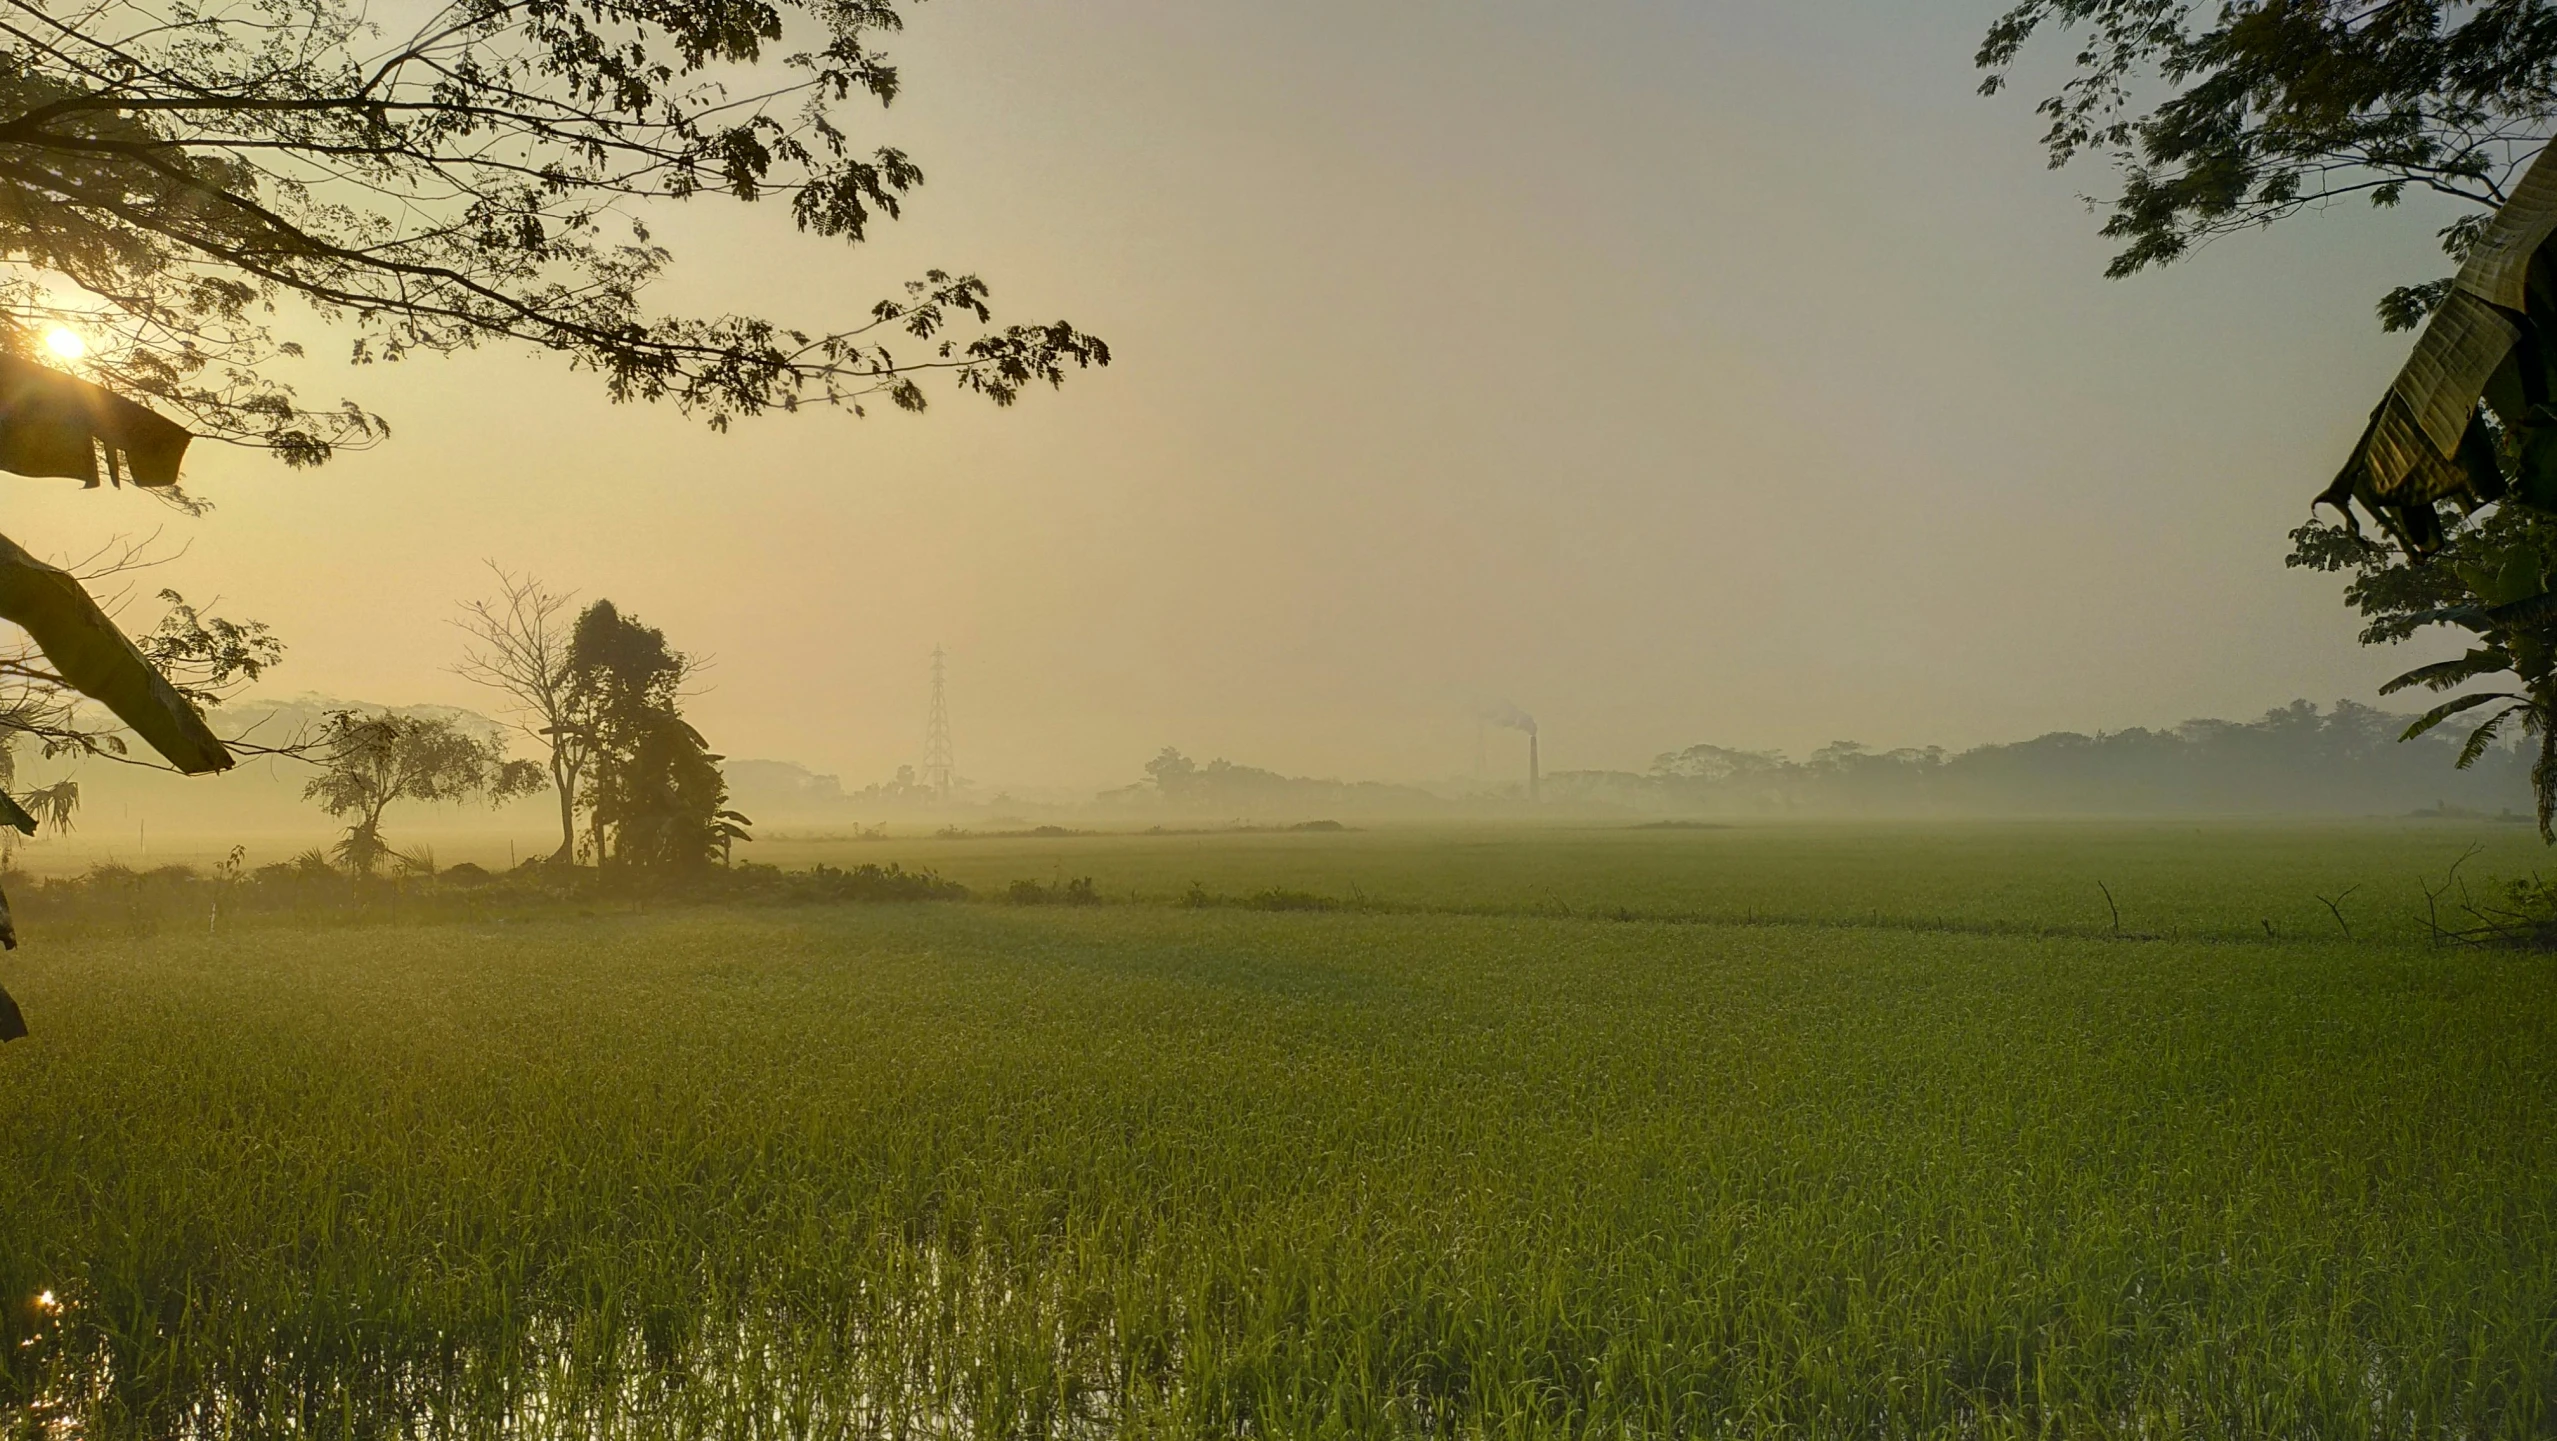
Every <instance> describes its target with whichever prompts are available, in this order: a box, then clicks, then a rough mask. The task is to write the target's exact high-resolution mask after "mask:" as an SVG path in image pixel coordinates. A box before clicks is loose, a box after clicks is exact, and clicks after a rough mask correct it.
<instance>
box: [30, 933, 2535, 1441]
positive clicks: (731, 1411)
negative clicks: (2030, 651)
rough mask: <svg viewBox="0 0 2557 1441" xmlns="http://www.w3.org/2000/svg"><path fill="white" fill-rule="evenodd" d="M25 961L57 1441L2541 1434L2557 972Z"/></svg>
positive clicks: (2455, 965) (695, 945) (691, 959)
mask: <svg viewBox="0 0 2557 1441" xmlns="http://www.w3.org/2000/svg"><path fill="white" fill-rule="evenodd" d="M25 954H26V953H23V952H22V953H21V955H25ZM12 977H13V985H16V986H17V988H18V989H20V990H21V992H22V995H23V996H24V999H25V1000H26V1002H27V1005H28V1009H29V1010H30V1012H31V1013H35V1014H36V1015H38V1016H40V1017H41V1018H42V1021H43V1026H42V1029H41V1032H40V1035H39V1037H38V1039H37V1040H35V1041H33V1042H28V1043H22V1044H21V1045H19V1046H14V1047H12V1048H10V1049H9V1050H8V1051H7V1052H6V1053H0V1114H5V1115H6V1116H7V1117H8V1118H9V1122H8V1125H7V1126H6V1127H5V1128H0V1217H5V1218H6V1224H5V1225H0V1296H5V1297H7V1298H8V1301H7V1308H6V1310H5V1312H0V1315H5V1321H0V1342H5V1345H0V1358H5V1359H0V1407H7V1408H15V1411H16V1415H17V1418H18V1419H17V1422H16V1425H17V1426H18V1427H19V1428H21V1429H25V1428H29V1427H32V1428H34V1429H36V1430H37V1431H38V1432H42V1431H43V1430H45V1429H46V1428H47V1427H49V1426H52V1425H55V1424H59V1423H65V1422H69V1421H76V1422H77V1423H78V1424H79V1425H80V1426H81V1427H83V1428H84V1429H85V1430H86V1431H87V1433H88V1434H98V1435H134V1434H175V1433H179V1432H195V1433H220V1432H228V1433H235V1434H281V1433H284V1432H288V1431H290V1432H295V1433H310V1432H319V1433H326V1434H332V1435H340V1434H343V1435H358V1434H363V1435H369V1434H382V1433H385V1432H392V1431H402V1432H408V1433H413V1434H453V1435H471V1434H499V1433H500V1432H503V1433H505V1434H514V1435H558V1436H598V1435H611V1436H621V1435H629V1436H678V1435H685V1436H689V1435H705V1436H706V1435H723V1436H752V1435H778V1434H792V1435H798V1434H811V1435H870V1434H891V1433H895V1434H914V1433H918V1432H933V1433H936V1434H961V1435H973V1436H1023V1437H1026V1436H1033V1435H1037V1436H1055V1435H1067V1434H1089V1435H1096V1436H1097V1435H1164V1436H1175V1435H1178V1436H1196V1435H1243V1434H1252V1435H1259V1436H1315V1435H1349V1434H1366V1435H1372V1434H1405V1433H1421V1432H1427V1433H1432V1434H1451V1435H1453V1434H1466V1435H1504V1436H1543V1435H1593V1434H1599V1433H1605V1434H1609V1435H1670V1434H1677V1435H1702V1434H1715V1433H1727V1434H1728V1433H1747V1434H1763V1433H1769V1432H1776V1431H1797V1432H1800V1433H1802V1434H1820V1435H1838V1434H1857V1435H1944V1436H1956V1435H1959V1436H1990V1435H2012V1434H2023V1433H2027V1432H2031V1433H2035V1434H2042V1433H2050V1432H2066V1433H2085V1432H2097V1431H2102V1432H2124V1433H2130V1432H2138V1433H2143V1434H2149V1435H2160V1436H2167V1435H2235V1434H2248V1435H2299V1436H2306V1435H2318V1436H2376V1435H2389V1436H2404V1435H2432V1434H2450V1433H2457V1434H2462V1435H2481V1436H2493V1435H2508V1436H2523V1435H2544V1434H2547V1432H2548V1431H2549V1430H2550V1429H2551V1428H2552V1427H2557V1412H2552V1410H2551V1409H2550V1401H2549V1400H2548V1398H2549V1397H2551V1396H2557V1359H2552V1358H2557V1225H2552V1220H2553V1219H2557V1217H2552V1203H2557V1121H2553V1120H2552V1117H2551V1113H2550V1108H2549V1106H2548V1103H2547V1098H2548V1097H2549V1096H2550V1095H2551V1094H2553V1093H2557V1086H2552V1082H2557V1074H2553V1073H2557V1046H2552V1041H2557V1010H2553V1009H2552V1006H2551V1002H2550V996H2549V980H2550V970H2549V963H2548V962H2547V961H2546V960H2545V959H2543V958H2536V957H2530V956H2525V955H2518V954H2509V953H2501V954H2489V953H2476V952H2458V951H2432V950H2426V949H2420V948H2408V947H2386V946H2371V945H2361V946H2344V945H2334V946H2322V945H2311V944H2301V945H2296V946H2285V947H2279V948H2275V947H2262V948H2247V949H2239V948H2231V947H2224V946H2200V945H2191V944H2181V943H2172V942H2164V943H2158V944H2154V945H2145V946H2138V947H2122V946H2112V945H2104V944H2098V943H2093V942H2087V941H2070V940H2056V939H2032V938H1994V937H1978V936H1965V935H1955V934H1925V933H1915V932H1899V933H1881V932H1856V931H1847V930H1817V929H1775V928H1758V929H1752V928H1711V929H1707V928H1695V927H1683V928H1682V927H1668V926H1654V925H1643V924H1631V925H1589V924H1586V923H1582V922H1577V921H1545V920H1532V919H1495V918H1470V917H1451V916H1392V915H1371V914H1315V915H1262V914H1252V913H1248V912H1238V911H1227V910H1207V911H1181V910H1174V909H1166V908H1159V907H1131V906H1094V907H1074V906H1042V907H1038V908H1016V907H1011V906H919V907H852V908H830V909H823V910H790V911H774V910H755V911H735V910H691V911H685V912H681V913H675V914H665V915H658V916H651V917H623V918H614V917H604V918H598V919H595V920H592V921H588V922H584V923H572V922H567V921H551V922H536V923H532V924H513V925H506V926H499V925H493V924H481V925H469V924H452V925H442V926H434V927H414V928H402V929H396V930H389V929H386V930H382V931H379V932H374V933H369V934H367V933H355V932H348V931H344V930H331V931H317V932H308V931H296V930H291V929H280V928H279V929H266V930H260V931H258V932H255V933H253V934H243V935H238V936H222V935H218V934H217V935H214V936H209V937H208V936H201V935H188V936H174V935H163V936H161V937H160V938H158V939H156V940H154V941H151V942H149V943H147V944H145V943H137V942H125V941H120V940H116V939H113V938H103V937H102V938H96V939H92V940H88V941H84V942H81V943H79V944H77V945H76V946H67V947H57V948H56V949H54V950H52V951H51V952H50V953H48V954H43V955H41V956H40V957H39V958H38V959H37V960H35V961H34V962H32V963H30V964H28V965H24V966H21V967H19V968H17V969H15V970H13V972H12ZM45 1292H50V1293H52V1295H53V1297H54V1299H55V1302H56V1305H55V1306H54V1307H50V1308H48V1307H43V1306H38V1305H36V1304H35V1303H34V1302H33V1299H32V1298H34V1297H36V1296H38V1295H39V1294H40V1293H45ZM0 1414H5V1413H0Z"/></svg>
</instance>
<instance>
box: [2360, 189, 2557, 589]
mask: <svg viewBox="0 0 2557 1441" xmlns="http://www.w3.org/2000/svg"><path fill="white" fill-rule="evenodd" d="M2552 235H2557V146H2551V147H2549V148H2547V149H2545V150H2542V151H2541V152H2540V155H2539V158H2538V159H2537V160H2535V161H2533V162H2532V163H2531V167H2530V169H2529V170H2528V171H2527V172H2526V173H2524V174H2523V176H2522V179H2521V183H2520V184H2518V185H2516V186H2515V187H2513V193H2512V195H2511V196H2510V197H2509V198H2507V199H2506V201H2505V203H2504V205H2503V208H2502V209H2500V210H2498V211H2496V212H2495V216H2494V218H2493V219H2492V220H2490V221H2489V222H2488V223H2487V226H2486V230H2485V233H2484V234H2483V235H2482V236H2480V237H2479V239H2478V242H2477V248H2476V249H2475V250H2473V251H2471V252H2469V256H2468V260H2467V262H2466V263H2465V264H2464V265H2462V266H2461V267H2460V271H2459V276H2458V278H2457V279H2456V280H2454V281H2453V282H2452V286H2451V292H2450V294H2449V296H2448V297H2447V298H2445V299H2444V300H2443V302H2442V305H2441V308H2440V309H2439V310H2437V311H2435V312H2434V313H2433V318H2432V321H2431V323H2429V324H2428V325H2426V326H2425V327H2424V333H2423V334H2422V335H2421V336H2420V337H2418V338H2417V340H2416V342H2415V349H2414V352H2413V353H2412V354H2410V355H2409V356H2408V357H2407V359H2406V365H2405V368H2404V369H2402V370H2400V371H2399V372H2398V375H2397V379H2396V381H2395V382H2394V383H2392V384H2391V385H2390V386H2389V388H2388V393H2387V394H2386V395H2385V396H2382V397H2381V398H2380V403H2379V406H2378V408H2377V409H2375V410H2373V411H2372V412H2371V421H2370V425H2369V426H2368V428H2366V429H2365V430H2364V431H2363V432H2362V438H2361V441H2360V442H2359V443H2358V444H2356V445H2355V446H2354V447H2353V454H2352V458H2351V459H2349V460H2347V461H2346V462H2345V463H2344V468H2343V469H2342V470H2341V471H2340V472H2338V473H2337V474H2336V477H2335V480H2334V483H2333V484H2331V485H2329V486H2328V487H2327V488H2326V490H2325V491H2324V492H2323V493H2322V494H2320V495H2319V496H2318V500H2319V501H2320V502H2321V503H2323V504H2327V505H2332V506H2334V507H2335V508H2337V509H2338V510H2342V511H2344V512H2345V514H2346V516H2347V517H2348V518H2349V517H2350V515H2351V514H2352V509H2351V507H2352V506H2353V505H2354V504H2356V503H2358V504H2359V505H2360V506H2361V507H2362V508H2363V509H2364V510H2367V511H2369V512H2370V513H2371V514H2373V515H2375V516H2377V517H2378V518H2379V519H2380V521H2381V522H2382V524H2384V525H2386V526H2387V527H2388V528H2389V529H2390V530H2391V531H2392V532H2394V533H2395V534H2396V535H2397V537H2398V538H2399V539H2400V540H2401V541H2403V542H2405V543H2406V544H2407V545H2409V546H2410V547H2411V548H2413V549H2415V550H2417V551H2428V550H2431V549H2433V548H2434V547H2435V546H2437V545H2439V544H2440V543H2441V527H2440V522H2439V518H2438V517H2437V515H2436V514H2435V512H2434V509H2433V504H2434V502H2436V501H2441V500H2449V501H2452V502H2454V503H2457V504H2460V505H2463V506H2470V507H2474V506H2477V505H2482V504H2485V503H2486V502H2489V501H2494V500H2500V499H2503V498H2504V496H2505V494H2506V490H2507V487H2506V482H2505V479H2504V473H2503V468H2502V466H2501V465H2500V464H2498V463H2497V461H2496V454H2497V450H2498V446H2497V444H2496V440H2495V437H2494V435H2493V434H2492V433H2491V432H2490V431H2489V429H2488V428H2487V425H2486V423H2485V422H2484V421H2483V420H2482V419H2480V417H2479V413H2478V402H2479V401H2481V400H2484V399H2487V398H2488V397H2490V396H2493V397H2495V398H2496V399H2497V401H2498V403H2497V404H2496V407H2495V408H2496V411H2497V419H2498V420H2500V421H2501V422H2502V424H2503V426H2504V427H2505V428H2506V429H2507V430H2510V431H2514V432H2524V431H2528V430H2531V429H2534V428H2536V427H2538V426H2539V425H2541V424H2542V423H2544V421H2543V418H2542V417H2538V416H2535V415H2534V414H2533V413H2532V412H2531V409H2530V407H2529V406H2528V405H2527V404H2526V403H2523V401H2522V397H2524V396H2526V395H2528V394H2529V393H2531V392H2533V391H2534V390H2544V388H2545V387H2544V386H2534V385H2530V384H2525V383H2524V381H2525V377H2524V376H2523V375H2522V374H2521V373H2520V372H2521V366H2522V364H2523V362H2524V360H2525V358H2526V355H2525V352H2530V351H2533V350H2535V351H2536V352H2537V353H2538V354H2540V355H2543V356H2545V355H2557V346H2552V343H2557V334H2545V333H2541V331H2540V328H2539V327H2538V326H2536V325H2534V323H2533V322H2534V317H2535V316H2538V317H2545V316H2546V315H2548V314H2549V312H2550V305H2551V302H2552V299H2557V297H2551V296H2549V295H2546V294H2538V295H2534V294H2533V285H2532V278H2533V272H2534V265H2533V262H2534V261H2535V260H2538V259H2540V258H2541V253H2542V251H2543V250H2544V249H2546V248H2547V247H2548V245H2549V240H2550V237H2551V236H2552ZM2548 273H2549V272H2548V269H2547V267H2546V266H2544V265H2543V266H2540V267H2538V275H2539V278H2540V281H2541V283H2542V288H2543V289H2544V287H2545V283H2546V280H2547V276H2548ZM2534 300H2536V301H2537V304H2536V305H2535V306H2534V304H2533V303H2532V302H2533V301H2534ZM2525 335H2529V336H2531V337H2532V338H2535V339H2537V340H2538V341H2539V342H2540V344H2539V345H2538V346H2536V347H2526V346H2524V345H2522V343H2521V342H2522V340H2523V338H2524V337H2525ZM2538 378H2539V377H2528V379H2538ZM2507 412H2509V413H2507ZM2521 438H2522V439H2523V440H2524V441H2525V442H2527V440H2528V439H2529V437H2528V436H2527V435H2523V436H2522V437H2521ZM2530 449H2531V448H2530V447H2529V446H2528V445H2527V444H2525V446H2524V450H2525V453H2526V454H2527V453H2529V452H2530ZM2543 482H2546V483H2543ZM2552 497H2557V477H2538V476H2533V475H2525V476H2524V477H2523V483H2522V498H2523V499H2524V500H2526V501H2530V502H2532V503H2540V502H2542V501H2546V500H2548V499H2550V498H2552Z"/></svg>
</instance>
